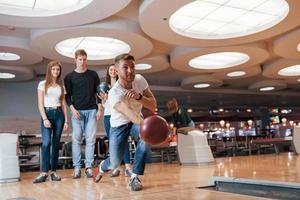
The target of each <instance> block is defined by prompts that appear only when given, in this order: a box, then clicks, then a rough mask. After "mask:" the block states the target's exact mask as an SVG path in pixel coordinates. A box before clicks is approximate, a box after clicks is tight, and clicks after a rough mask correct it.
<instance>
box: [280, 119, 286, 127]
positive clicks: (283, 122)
mask: <svg viewBox="0 0 300 200" xmlns="http://www.w3.org/2000/svg"><path fill="white" fill-rule="evenodd" d="M281 122H282V125H283V126H286V122H287V119H286V118H285V117H284V118H282V119H281Z"/></svg>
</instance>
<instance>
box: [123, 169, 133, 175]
mask: <svg viewBox="0 0 300 200" xmlns="http://www.w3.org/2000/svg"><path fill="white" fill-rule="evenodd" d="M131 174H132V170H131V169H125V172H124V175H125V176H126V177H131Z"/></svg>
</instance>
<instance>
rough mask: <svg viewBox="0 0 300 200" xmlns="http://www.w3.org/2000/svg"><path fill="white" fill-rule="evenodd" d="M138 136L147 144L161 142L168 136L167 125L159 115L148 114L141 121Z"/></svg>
mask: <svg viewBox="0 0 300 200" xmlns="http://www.w3.org/2000/svg"><path fill="white" fill-rule="evenodd" d="M140 136H141V139H142V140H143V141H144V142H146V143H147V144H150V145H157V144H161V143H162V142H164V141H165V140H166V139H167V137H168V136H169V125H168V123H167V121H166V120H165V119H164V118H162V117H161V116H158V115H152V116H149V117H147V118H146V119H144V120H143V121H142V123H141V126H140Z"/></svg>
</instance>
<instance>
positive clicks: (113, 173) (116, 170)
mask: <svg viewBox="0 0 300 200" xmlns="http://www.w3.org/2000/svg"><path fill="white" fill-rule="evenodd" d="M119 175H120V170H119V169H118V168H116V169H114V170H113V171H112V173H111V175H110V177H117V176H119Z"/></svg>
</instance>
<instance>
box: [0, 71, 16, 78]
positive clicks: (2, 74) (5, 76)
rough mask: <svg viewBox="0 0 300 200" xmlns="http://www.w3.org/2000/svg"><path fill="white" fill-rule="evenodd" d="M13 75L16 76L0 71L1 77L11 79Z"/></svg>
mask: <svg viewBox="0 0 300 200" xmlns="http://www.w3.org/2000/svg"><path fill="white" fill-rule="evenodd" d="M15 77H16V75H14V74H11V73H2V72H0V78H1V79H11V78H15Z"/></svg>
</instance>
